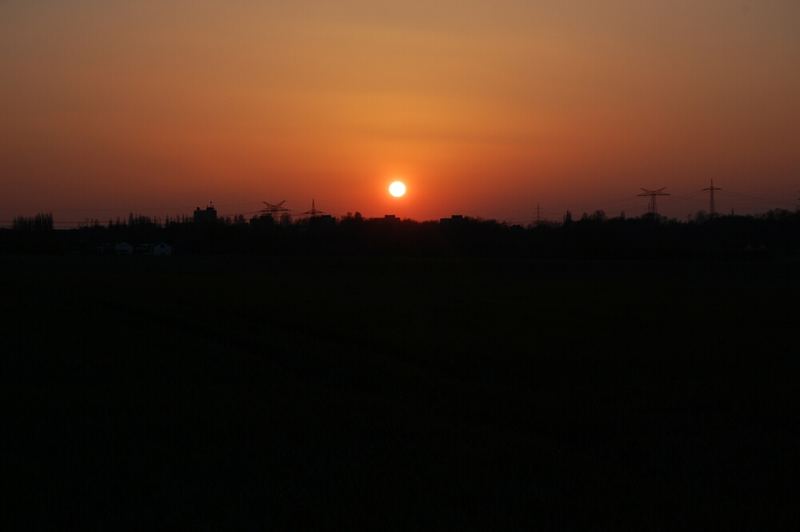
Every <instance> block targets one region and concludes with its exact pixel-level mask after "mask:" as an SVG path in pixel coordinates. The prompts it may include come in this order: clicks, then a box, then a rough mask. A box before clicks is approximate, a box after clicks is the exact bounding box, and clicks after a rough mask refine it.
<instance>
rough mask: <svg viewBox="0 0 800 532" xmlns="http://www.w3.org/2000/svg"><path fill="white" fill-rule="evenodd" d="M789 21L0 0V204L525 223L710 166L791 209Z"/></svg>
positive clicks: (6, 207) (581, 5)
mask: <svg viewBox="0 0 800 532" xmlns="http://www.w3.org/2000/svg"><path fill="white" fill-rule="evenodd" d="M798 28H800V2H798V1H797V0H758V1H745V0H670V1H665V0H651V1H648V0H585V1H583V0H581V1H579V0H572V1H570V0H540V1H536V0H494V1H492V2H489V1H476V0H439V1H430V0H427V1H425V2H421V1H420V2H417V1H413V0H407V1H405V2H396V1H391V2H390V1H385V0H369V1H367V0H338V1H336V2H333V1H330V0H293V1H291V2H286V1H281V2H272V1H265V0H227V1H225V2H222V1H219V2H211V1H208V0H191V1H188V0H185V1H184V0H178V1H168V0H158V1H151V0H138V1H126V2H123V1H117V0H70V1H65V0H36V1H31V0H0V71H2V84H0V102H2V103H0V105H2V107H1V108H0V109H1V110H2V112H0V220H8V219H10V218H11V217H12V216H14V215H17V214H30V213H33V212H36V211H40V210H45V211H52V212H54V213H55V214H56V218H57V219H62V220H66V219H83V218H84V217H88V216H91V217H97V218H100V219H106V218H108V217H109V216H116V215H122V214H125V213H127V212H128V211H131V210H133V211H137V212H143V213H145V214H157V215H161V214H164V213H180V212H188V211H189V210H190V209H191V208H193V207H194V206H196V205H204V204H205V203H206V202H207V201H208V200H214V202H215V204H216V205H217V206H218V207H219V209H220V211H221V212H223V213H235V212H243V211H252V210H255V209H257V208H258V206H259V204H260V201H261V200H267V201H278V200H282V199H286V200H288V202H289V204H290V206H292V207H294V208H295V209H297V210H304V209H306V208H308V207H310V203H311V199H312V197H313V198H315V199H316V201H317V206H318V207H320V208H323V209H326V210H329V211H331V212H332V213H334V214H342V213H345V212H347V211H356V210H359V211H361V212H363V213H364V214H366V215H382V214H384V213H387V212H393V213H396V214H398V215H401V216H409V217H414V218H436V217H439V216H442V215H447V214H450V213H454V212H461V213H465V214H472V215H479V216H484V217H499V218H501V219H506V220H512V221H525V220H530V219H531V217H532V215H533V214H532V213H533V212H534V211H535V206H536V203H537V202H538V203H541V204H542V210H543V212H544V213H547V214H550V215H552V216H553V217H555V216H556V215H558V214H559V213H561V212H563V210H565V209H567V208H569V209H572V210H573V211H577V212H582V211H584V210H587V211H591V210H594V209H601V208H602V209H605V210H606V211H607V212H609V213H610V214H617V213H618V212H619V211H620V210H623V209H624V210H626V212H628V213H630V214H639V213H641V212H642V211H643V210H644V208H645V207H646V201H645V200H644V199H642V198H635V194H636V192H637V191H638V189H639V187H640V186H642V187H649V188H658V187H662V186H666V187H668V191H670V192H673V193H674V194H676V196H675V197H673V198H667V199H665V200H664V201H663V203H662V205H663V209H662V210H663V212H665V213H667V214H670V215H674V216H680V217H683V216H685V215H686V214H687V213H689V212H691V211H694V210H697V209H700V208H703V207H704V205H705V202H704V196H703V195H702V193H700V192H698V190H699V189H700V188H702V187H703V186H706V184H707V182H708V179H710V178H714V179H715V181H716V182H717V183H718V184H719V185H721V186H723V187H724V188H726V189H727V190H726V192H723V193H722V194H721V195H720V197H719V199H718V202H719V203H720V208H721V209H728V208H730V207H736V208H737V209H738V210H740V211H747V210H764V209H765V208H766V207H768V206H769V204H771V203H773V204H774V206H782V207H793V206H794V205H795V204H796V198H797V197H798V196H800V31H798ZM395 176H402V177H403V178H405V180H406V181H407V183H408V185H409V195H408V196H407V197H406V198H404V199H403V200H400V201H397V200H392V199H390V198H389V197H388V195H387V194H386V191H385V187H386V186H387V184H388V182H389V181H390V179H391V178H393V177H395ZM726 193H728V195H727V196H726Z"/></svg>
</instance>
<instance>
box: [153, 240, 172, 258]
mask: <svg viewBox="0 0 800 532" xmlns="http://www.w3.org/2000/svg"><path fill="white" fill-rule="evenodd" d="M153 255H154V256H156V257H169V256H170V255H172V246H170V245H169V244H167V243H165V242H159V243H158V244H156V245H155V246H153Z"/></svg>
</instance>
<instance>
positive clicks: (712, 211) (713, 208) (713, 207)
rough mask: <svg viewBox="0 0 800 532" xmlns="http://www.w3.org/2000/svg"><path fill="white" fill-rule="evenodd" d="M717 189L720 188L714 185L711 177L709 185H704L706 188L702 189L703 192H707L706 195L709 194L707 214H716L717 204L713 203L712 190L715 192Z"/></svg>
mask: <svg viewBox="0 0 800 532" xmlns="http://www.w3.org/2000/svg"><path fill="white" fill-rule="evenodd" d="M717 190H722V189H721V188H720V187H715V186H714V180H713V179H712V180H711V186H710V187H706V188H704V189H703V192H708V196H709V199H708V212H709V214H711V216H714V215H715V214H717V206H716V204H715V203H714V192H716V191H717Z"/></svg>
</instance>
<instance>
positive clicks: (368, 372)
mask: <svg viewBox="0 0 800 532" xmlns="http://www.w3.org/2000/svg"><path fill="white" fill-rule="evenodd" d="M799 281H800V264H798V263H789V262H781V263H730V262H727V263H682V262H675V263H667V262H663V263H635V262H622V263H618V262H606V263H590V262H547V263H542V262H533V263H531V262H522V261H517V262H514V261H511V262H487V261H471V262H458V261H434V260H418V261H413V260H379V259H369V260H367V259H365V260H355V259H354V260H335V261H334V260H333V259H330V260H325V261H322V262H319V261H312V260H309V261H302V260H275V261H271V260H265V259H252V260H248V259H244V258H178V257H175V258H171V259H163V260H159V259H154V258H150V259H145V258H137V257H120V258H95V259H81V258H16V259H9V258H0V295H1V296H2V299H0V305H2V306H1V307H0V310H1V311H2V315H3V317H2V322H1V323H2V325H0V332H1V333H2V356H1V357H0V368H1V372H0V375H1V379H2V380H1V381H0V384H1V385H2V394H3V399H2V411H3V416H2V436H0V451H1V452H2V454H1V455H0V459H1V460H2V476H3V483H4V485H5V488H6V489H5V490H4V491H6V495H5V496H4V500H3V503H2V505H1V506H0V508H2V509H1V510H0V511H1V512H2V516H1V517H2V520H3V521H4V522H9V521H10V520H12V519H14V520H19V519H22V520H23V521H22V523H24V524H25V525H26V527H34V526H37V525H44V526H47V527H48V528H50V529H53V530H61V529H68V528H79V529H81V530H115V529H119V528H123V527H124V528H136V529H139V530H161V529H164V530H166V529H169V530H175V529H178V528H179V527H186V526H188V527H190V528H192V529H197V530H239V529H242V530H266V529H285V530H302V529H308V528H312V527H313V528H332V529H338V530H352V529H355V527H357V526H359V525H365V526H368V527H369V528H370V529H373V530H418V529H422V528H434V529H439V530H458V529H471V528H475V529H484V530H515V529H521V528H529V529H537V530H547V529H562V530H573V529H598V530H620V529H636V530H660V529H667V528H681V529H701V528H706V529H708V528H710V527H713V528H715V529H730V528H731V527H732V526H737V527H744V528H748V529H751V530H765V529H776V528H780V527H781V526H784V527H786V528H789V525H790V523H791V522H793V521H794V520H795V519H796V518H797V517H798V511H797V508H796V506H795V505H793V504H789V503H786V502H785V500H784V499H783V498H781V497H780V496H781V495H783V496H784V497H787V496H789V495H790V494H791V493H792V492H793V490H795V488H796V486H797V472H798V467H797V466H798V454H800V451H799V449H800V438H798V436H799V434H800V433H799V431H798V413H797V410H796V408H795V406H794V403H795V402H796V396H797V393H796V390H797V382H798V378H800V373H798V369H799V368H800V363H798V360H797V354H796V353H797V352H798V348H797V343H798V334H797V331H798V325H799V323H798V322H800V319H799V318H798V312H797V301H798V296H800V282H799ZM3 528H4V529H9V530H10V529H11V528H8V527H3ZM17 529H22V528H19V527H17Z"/></svg>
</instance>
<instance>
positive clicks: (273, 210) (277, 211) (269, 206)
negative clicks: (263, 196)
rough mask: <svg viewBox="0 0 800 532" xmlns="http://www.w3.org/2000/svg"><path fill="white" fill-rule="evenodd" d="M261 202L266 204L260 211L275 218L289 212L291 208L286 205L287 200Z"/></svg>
mask: <svg viewBox="0 0 800 532" xmlns="http://www.w3.org/2000/svg"><path fill="white" fill-rule="evenodd" d="M261 203H263V204H264V205H265V206H266V207H265V208H263V209H261V211H259V212H260V213H261V214H267V215H269V216H272V217H273V218H279V217H280V216H281V215H282V214H288V213H289V209H288V208H287V207H286V200H283V201H281V202H279V203H268V202H266V201H262V202H261Z"/></svg>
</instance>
